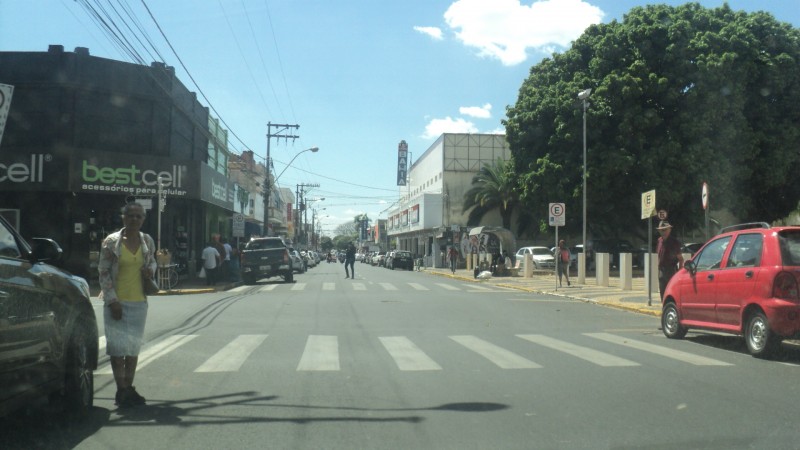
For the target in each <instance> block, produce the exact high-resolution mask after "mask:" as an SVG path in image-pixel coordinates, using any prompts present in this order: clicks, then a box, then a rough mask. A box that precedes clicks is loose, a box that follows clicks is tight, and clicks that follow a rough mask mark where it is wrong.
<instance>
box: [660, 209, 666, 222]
mask: <svg viewBox="0 0 800 450" xmlns="http://www.w3.org/2000/svg"><path fill="white" fill-rule="evenodd" d="M658 220H667V210H666V209H659V210H658Z"/></svg>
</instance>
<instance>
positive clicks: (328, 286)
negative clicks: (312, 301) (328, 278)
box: [322, 283, 336, 291]
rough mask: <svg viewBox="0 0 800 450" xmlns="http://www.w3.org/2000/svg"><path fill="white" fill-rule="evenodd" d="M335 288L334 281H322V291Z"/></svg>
mask: <svg viewBox="0 0 800 450" xmlns="http://www.w3.org/2000/svg"><path fill="white" fill-rule="evenodd" d="M334 289H336V283H322V290H323V291H332V290H334Z"/></svg>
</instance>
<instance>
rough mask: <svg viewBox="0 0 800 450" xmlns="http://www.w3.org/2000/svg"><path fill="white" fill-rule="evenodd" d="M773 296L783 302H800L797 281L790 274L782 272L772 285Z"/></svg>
mask: <svg viewBox="0 0 800 450" xmlns="http://www.w3.org/2000/svg"><path fill="white" fill-rule="evenodd" d="M772 296H773V297H774V298H780V299H783V300H791V301H800V294H798V289H797V279H796V278H795V277H794V274H792V273H790V272H781V273H779V274H778V275H777V276H776V277H775V282H774V283H773V285H772Z"/></svg>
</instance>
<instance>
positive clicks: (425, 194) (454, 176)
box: [386, 133, 511, 267]
mask: <svg viewBox="0 0 800 450" xmlns="http://www.w3.org/2000/svg"><path fill="white" fill-rule="evenodd" d="M510 157H511V152H510V151H509V148H508V143H507V142H506V138H505V136H504V135H500V134H462V133H446V134H443V135H442V136H440V137H439V139H437V140H436V142H434V143H433V145H431V146H430V147H429V148H428V149H427V150H426V151H425V153H423V154H422V156H420V157H419V158H418V159H417V160H416V161H414V163H413V164H412V165H411V169H410V170H409V171H408V181H407V183H406V186H405V187H402V188H401V197H400V200H399V202H398V204H397V207H396V208H393V209H392V210H390V211H389V212H388V219H387V225H386V232H387V234H388V236H389V240H390V244H389V245H390V247H392V248H396V249H398V250H408V251H410V252H411V253H414V254H416V255H418V256H422V257H424V258H425V264H426V265H428V266H434V267H443V266H445V265H446V262H445V261H444V258H443V255H444V253H445V250H446V248H447V246H449V245H457V247H456V248H458V249H459V251H461V249H462V246H461V245H460V244H461V243H462V240H464V239H465V238H467V234H468V225H476V226H477V225H490V226H502V219H501V218H500V214H499V213H498V212H492V213H490V214H487V215H486V216H485V217H484V218H483V220H482V221H481V223H480V224H467V218H468V216H469V211H463V210H462V207H463V204H464V194H465V193H466V192H467V191H468V190H469V189H470V188H471V187H472V178H473V177H474V176H475V175H476V174H477V173H478V171H479V170H480V169H481V168H482V167H483V166H484V165H486V164H493V163H495V162H496V161H497V159H498V158H499V159H502V160H504V161H506V160H508V159H509V158H510Z"/></svg>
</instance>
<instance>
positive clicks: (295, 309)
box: [0, 263, 800, 449]
mask: <svg viewBox="0 0 800 450" xmlns="http://www.w3.org/2000/svg"><path fill="white" fill-rule="evenodd" d="M97 311H98V317H101V314H100V313H101V307H100V305H99V303H98V307H97ZM657 327H658V319H657V318H656V317H652V316H645V315H640V314H635V313H631V312H626V311H620V310H616V309H612V308H606V307H603V306H598V305H593V304H588V303H584V302H579V301H574V300H570V299H565V298H559V297H552V296H546V295H539V294H531V293H524V292H519V291H514V290H510V289H500V288H497V287H493V286H486V285H482V284H478V283H471V282H464V281H459V280H454V279H448V278H443V277H436V276H432V275H430V274H425V273H419V272H406V271H389V270H386V269H383V268H376V267H370V266H367V265H364V264H360V263H356V279H355V280H350V279H345V278H344V268H343V266H342V265H341V264H338V263H334V264H327V263H323V264H322V265H320V266H319V267H317V268H314V269H311V270H310V271H309V272H308V273H305V274H301V275H297V276H296V278H295V283H293V284H284V283H282V282H280V281H277V280H275V281H271V280H264V281H262V282H260V283H259V284H258V285H256V286H241V287H239V288H235V289H233V290H231V291H227V292H218V293H210V294H202V295H183V296H159V297H155V298H153V299H151V301H150V311H149V318H148V324H147V329H146V338H147V344H146V345H145V348H144V349H143V353H142V355H141V356H140V368H139V371H138V374H137V378H136V382H135V385H136V386H137V390H138V391H139V392H140V393H141V394H143V395H144V396H145V397H147V399H148V404H147V406H144V407H138V408H133V409H126V410H120V409H117V408H116V407H115V406H114V404H113V394H114V391H115V388H114V386H113V380H112V377H111V375H110V371H109V370H108V364H107V357H103V358H102V360H101V367H100V368H99V370H98V372H97V373H96V375H95V383H96V392H97V393H96V399H95V408H94V411H93V413H92V415H91V416H90V417H89V419H88V420H87V421H86V422H83V423H79V424H77V423H69V422H65V421H63V420H61V419H60V417H59V416H58V415H57V414H55V413H53V412H49V411H47V410H46V409H44V410H34V411H33V412H32V413H31V415H30V416H27V417H18V418H14V419H11V420H6V421H5V422H3V423H0V425H2V428H3V431H2V433H4V434H6V437H4V438H3V443H4V444H3V447H5V448H82V449H100V448H103V449H106V448H137V449H139V448H166V447H169V448H171V449H198V448H280V449H283V448H299V449H306V448H309V449H312V448H313V449H317V448H326V449H353V448H379V449H383V448H385V449H397V448H425V449H473V448H474V449H486V448H520V449H532V448H535V449H539V448H544V449H549V448H566V449H572V448H579V449H602V448H614V449H616V448H665V449H666V448H684V449H685V448H704V449H708V448H725V449H730V448H770V449H777V448H798V446H800V443H799V442H800V441H798V437H800V432H799V431H798V430H797V426H796V424H795V422H796V421H795V419H794V414H793V413H794V412H795V410H796V403H797V399H798V388H797V382H796V378H795V377H797V376H798V373H799V372H798V371H799V370H800V353H798V352H796V351H793V350H792V349H789V350H788V351H787V354H786V355H785V356H784V359H783V360H782V361H761V360H757V359H754V358H752V357H750V356H748V355H747V354H746V353H745V351H744V348H743V344H742V343H741V341H740V340H738V339H736V338H735V337H728V336H719V335H709V334H692V335H690V336H689V338H688V339H686V340H682V341H670V340H667V339H666V338H664V336H663V335H662V334H661V332H660V331H658V329H657ZM100 334H101V335H102V334H103V333H102V321H101V333H100ZM101 342H102V341H101Z"/></svg>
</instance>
